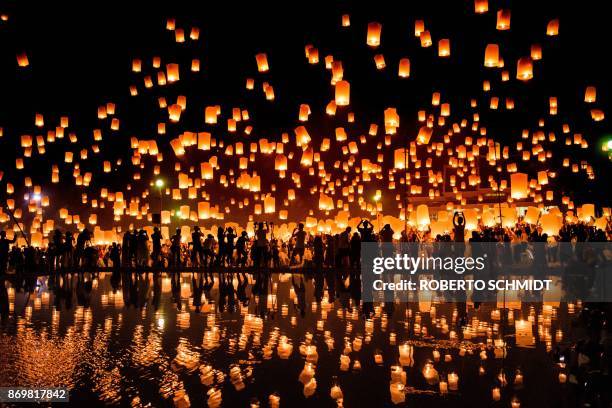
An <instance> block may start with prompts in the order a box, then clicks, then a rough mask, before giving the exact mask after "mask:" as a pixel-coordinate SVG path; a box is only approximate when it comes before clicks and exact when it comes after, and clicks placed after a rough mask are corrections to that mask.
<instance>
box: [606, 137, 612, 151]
mask: <svg viewBox="0 0 612 408" xmlns="http://www.w3.org/2000/svg"><path fill="white" fill-rule="evenodd" d="M606 146H607V147H608V150H612V139H610V140H608V143H606Z"/></svg>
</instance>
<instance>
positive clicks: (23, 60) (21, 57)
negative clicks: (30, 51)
mask: <svg viewBox="0 0 612 408" xmlns="http://www.w3.org/2000/svg"><path fill="white" fill-rule="evenodd" d="M17 65H18V66H19V67H20V68H25V67H27V66H28V65H30V60H28V55H27V54H26V53H25V52H22V53H21V54H17Z"/></svg>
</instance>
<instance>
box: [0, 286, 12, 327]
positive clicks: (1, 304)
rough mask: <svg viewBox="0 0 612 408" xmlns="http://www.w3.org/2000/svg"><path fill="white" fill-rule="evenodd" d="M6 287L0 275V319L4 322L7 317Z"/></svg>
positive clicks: (8, 310) (8, 308)
mask: <svg viewBox="0 0 612 408" xmlns="http://www.w3.org/2000/svg"><path fill="white" fill-rule="evenodd" d="M9 312H10V307H9V297H8V289H7V287H6V282H5V280H4V278H2V277H0V319H2V321H3V322H4V321H5V320H6V319H8V317H9Z"/></svg>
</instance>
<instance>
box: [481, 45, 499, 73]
mask: <svg viewBox="0 0 612 408" xmlns="http://www.w3.org/2000/svg"><path fill="white" fill-rule="evenodd" d="M498 65H499V45H497V44H487V48H485V57H484V66H485V67H488V68H494V67H497V66H498Z"/></svg>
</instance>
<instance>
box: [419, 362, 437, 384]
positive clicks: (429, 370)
mask: <svg viewBox="0 0 612 408" xmlns="http://www.w3.org/2000/svg"><path fill="white" fill-rule="evenodd" d="M422 373H423V377H424V378H425V381H427V383H428V384H429V385H433V384H436V383H437V382H438V380H439V378H440V377H439V376H438V371H437V370H436V369H435V368H434V366H433V363H432V362H431V361H428V362H426V363H425V365H424V366H423V370H422Z"/></svg>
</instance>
